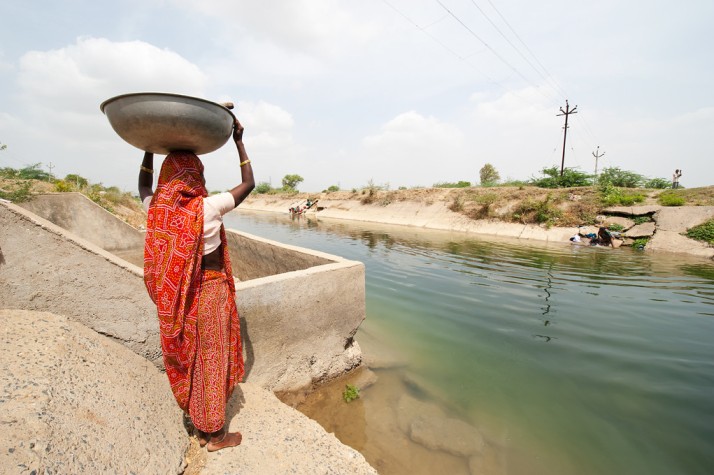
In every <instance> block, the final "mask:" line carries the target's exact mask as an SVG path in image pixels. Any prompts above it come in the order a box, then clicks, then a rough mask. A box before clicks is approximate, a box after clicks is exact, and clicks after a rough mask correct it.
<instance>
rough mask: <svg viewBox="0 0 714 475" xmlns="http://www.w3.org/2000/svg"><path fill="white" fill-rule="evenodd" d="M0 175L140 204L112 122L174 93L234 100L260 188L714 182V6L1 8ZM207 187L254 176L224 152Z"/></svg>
mask: <svg viewBox="0 0 714 475" xmlns="http://www.w3.org/2000/svg"><path fill="white" fill-rule="evenodd" d="M0 13H2V18H3V28H2V29H1V30H0V142H2V143H4V144H7V146H8V148H7V149H6V150H4V151H2V152H0V166H11V167H15V168H18V167H21V166H24V165H26V164H33V163H37V162H42V163H44V164H49V163H52V165H53V167H54V168H53V172H54V173H55V175H57V176H60V177H62V176H64V175H66V174H68V173H79V174H80V175H82V176H85V177H87V178H89V179H90V180H91V181H93V182H102V183H104V184H105V185H116V186H119V187H120V188H122V189H123V190H126V191H134V189H135V186H136V185H135V183H136V175H137V173H138V167H139V164H140V159H141V156H142V154H141V152H140V151H138V150H136V149H134V148H133V147H131V146H130V145H128V144H126V143H125V142H123V141H122V140H121V139H120V138H119V137H118V136H117V135H116V134H115V133H114V132H113V130H112V129H111V127H110V126H109V123H108V122H107V120H106V118H105V117H104V116H103V115H102V113H101V112H100V111H99V104H100V103H101V102H102V101H104V100H105V99H108V98H109V97H112V96H115V95H118V94H124V93H129V92H140V91H162V92H175V93H181V94H189V95H196V96H199V97H203V98H206V99H210V100H215V101H224V100H231V101H233V102H235V103H236V104H237V109H236V111H235V112H236V115H237V116H238V117H239V119H241V121H242V122H243V123H244V125H245V128H246V132H245V142H246V147H247V149H248V152H249V154H250V156H251V159H252V161H253V165H254V169H255V173H256V179H257V180H258V181H259V182H262V181H271V182H272V184H273V185H274V186H277V185H279V184H280V180H281V178H282V177H283V176H284V175H286V174H289V173H298V174H300V175H301V176H303V177H304V179H305V181H304V183H303V184H302V185H301V186H300V189H302V190H304V191H320V190H322V189H325V188H327V187H328V186H330V185H339V186H340V187H341V188H343V189H351V188H359V187H362V186H365V185H366V184H367V183H368V182H369V181H372V182H373V183H375V184H380V185H388V186H389V187H391V188H397V187H399V186H406V187H412V186H431V185H432V184H434V183H436V182H442V181H459V180H467V181H471V182H474V183H477V182H478V171H479V169H480V168H481V167H482V166H483V165H484V164H485V163H491V164H493V165H494V166H495V167H496V169H497V170H498V171H499V172H500V174H501V177H502V178H504V179H505V178H511V179H522V180H524V179H528V178H530V177H532V176H536V175H538V174H539V170H540V169H542V168H543V167H545V166H552V165H558V166H559V165H560V159H561V153H562V126H563V120H562V119H563V118H562V117H556V115H557V114H558V113H559V108H560V107H565V101H566V99H568V100H569V103H570V105H571V107H572V106H575V105H577V106H578V109H577V110H578V114H575V115H572V116H571V120H570V126H571V127H570V129H569V131H568V144H567V147H566V166H573V167H579V168H580V169H581V170H583V171H587V172H592V171H594V167H595V159H594V157H593V155H592V153H593V151H595V150H596V147H597V146H600V151H601V152H605V155H604V157H602V158H601V159H600V160H599V163H598V167H599V168H600V169H602V168H603V167H608V166H610V167H620V168H622V169H626V170H632V171H635V172H638V173H641V174H643V175H645V176H648V177H664V178H667V179H669V178H671V174H672V171H673V170H674V169H675V168H681V169H682V170H683V172H684V173H683V176H682V179H681V183H682V184H683V185H684V186H686V187H694V186H705V185H711V184H713V183H712V175H713V174H712V169H713V167H712V165H711V158H710V155H711V153H712V152H711V151H712V150H713V149H714V133H712V132H713V131H714V93H713V92H712V84H714V72H713V68H714V61H712V59H711V58H712V52H711V47H712V45H713V44H714V41H713V40H714V33H712V31H713V30H712V29H711V21H712V19H714V2H711V1H686V2H679V3H678V4H674V3H672V2H663V1H648V2H645V1H640V0H632V1H629V2H617V1H610V0H603V1H600V2H587V3H584V2H572V1H571V2H566V1H564V0H543V1H541V2H527V1H522V0H428V1H427V0H411V1H410V0H364V1H362V2H347V1H331V0H291V1H277V0H265V1H262V2H246V1H230V0H203V1H201V2H195V1H188V0H141V1H134V0H129V1H114V2H102V1H96V0H95V1H84V0H66V1H62V2H49V1H17V0H13V1H10V2H3V4H2V6H0ZM203 160H204V163H205V165H206V175H207V180H208V184H209V188H210V189H212V190H221V189H227V188H229V187H231V186H233V185H234V184H235V183H237V182H238V181H239V180H240V173H239V171H238V168H237V157H236V156H235V150H234V148H233V147H232V146H231V145H230V144H229V145H226V146H225V147H223V148H221V149H220V150H218V151H217V152H214V153H212V154H209V155H206V156H204V157H203Z"/></svg>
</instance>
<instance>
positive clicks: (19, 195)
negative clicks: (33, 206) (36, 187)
mask: <svg viewBox="0 0 714 475" xmlns="http://www.w3.org/2000/svg"><path fill="white" fill-rule="evenodd" d="M31 187H32V183H31V182H30V181H23V182H22V183H20V185H19V186H18V187H17V188H16V189H15V190H13V191H9V192H5V191H0V198H2V199H4V200H9V201H12V202H13V203H22V202H23V201H27V200H29V199H30V198H31V197H32V194H31V193H30V188H31Z"/></svg>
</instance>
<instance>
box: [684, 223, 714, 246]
mask: <svg viewBox="0 0 714 475" xmlns="http://www.w3.org/2000/svg"><path fill="white" fill-rule="evenodd" d="M687 237H689V238H692V239H696V240H697V241H704V242H707V243H709V244H711V245H714V219H710V220H709V221H707V222H705V223H702V224H700V225H699V226H694V227H693V228H690V229H688V230H687Z"/></svg>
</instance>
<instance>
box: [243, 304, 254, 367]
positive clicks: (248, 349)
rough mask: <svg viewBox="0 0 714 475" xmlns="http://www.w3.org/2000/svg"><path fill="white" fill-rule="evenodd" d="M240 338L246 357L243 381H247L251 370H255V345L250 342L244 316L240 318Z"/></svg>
mask: <svg viewBox="0 0 714 475" xmlns="http://www.w3.org/2000/svg"><path fill="white" fill-rule="evenodd" d="M240 337H241V341H242V343H243V353H244V355H245V356H244V357H245V360H244V361H243V371H244V373H243V381H246V380H247V379H248V376H249V375H250V372H251V370H252V369H253V363H255V354H254V353H253V344H252V343H251V342H250V335H249V333H248V322H247V321H246V319H245V317H244V316H242V315H241V316H240Z"/></svg>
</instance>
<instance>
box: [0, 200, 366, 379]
mask: <svg viewBox="0 0 714 475" xmlns="http://www.w3.org/2000/svg"><path fill="white" fill-rule="evenodd" d="M52 196H59V195H52ZM82 198H83V197H82ZM76 199H77V198H76V196H70V198H68V201H70V203H69V204H68V203H63V204H61V206H58V207H59V208H60V209H74V208H73V207H72V205H73V203H72V202H74V201H75V200H76ZM83 199H85V200H86V198H83ZM58 201H59V199H58V198H52V199H51V200H47V201H46V203H57V202H58ZM87 201H89V200H87ZM90 203H91V202H90ZM91 204H92V205H94V203H91ZM96 208H97V209H98V211H97V214H102V213H106V211H104V210H103V209H101V208H99V207H96ZM82 209H85V210H86V209H90V210H91V209H92V208H91V207H84V208H82ZM99 211H101V213H99ZM57 215H58V214H57V213H49V214H48V216H57ZM64 216H65V218H66V217H67V216H69V217H71V216H72V215H71V214H69V215H64ZM83 216H85V217H86V218H88V219H90V220H91V213H90V212H86V215H84V212H83ZM109 216H111V217H112V218H114V217H113V216H112V215H109ZM85 217H83V218H82V219H85ZM63 219H64V218H63ZM102 219H103V218H102ZM114 219H116V218H114ZM116 220H117V221H119V220H118V219H116ZM62 222H63V224H67V225H68V226H69V227H72V228H73V229H78V230H79V231H80V232H81V226H80V225H77V224H71V223H67V222H65V221H62ZM129 228H131V226H129ZM105 229H113V228H110V227H109V226H107V227H106V228H105ZM131 230H133V231H134V232H135V233H137V234H138V235H139V236H140V237H141V243H142V244H141V246H139V247H138V248H137V247H136V246H134V248H133V249H128V250H127V249H125V250H124V251H122V252H125V253H128V254H131V255H134V254H136V256H134V257H137V256H140V255H141V249H142V246H143V237H142V235H141V233H140V232H139V231H137V230H134V228H131ZM95 231H96V229H93V230H92V232H90V233H89V235H88V236H87V239H84V235H81V236H82V237H79V236H78V235H77V234H76V233H71V232H69V231H67V230H66V229H63V228H61V227H59V226H57V225H55V224H53V223H50V222H49V221H47V220H45V219H43V218H41V217H39V216H37V215H35V214H34V213H31V212H29V211H28V210H26V209H23V208H19V207H17V206H15V205H12V204H9V203H0V249H1V250H2V255H3V258H2V259H0V308H22V309H30V310H43V311H50V312H53V313H56V314H61V315H66V316H69V317H71V318H73V319H75V320H77V321H79V322H81V323H83V324H85V325H86V326H89V327H90V328H92V329H94V330H96V331H98V332H100V333H102V334H105V335H107V336H110V337H113V338H115V339H117V340H119V341H120V342H121V343H123V344H125V345H126V346H128V347H129V348H131V349H132V350H134V351H135V352H136V353H138V354H140V355H142V356H145V357H147V358H149V359H152V360H155V361H156V360H157V358H158V361H160V354H161V351H160V346H159V336H158V323H157V319H156V308H155V307H154V305H153V303H152V302H151V300H150V299H149V297H148V295H147V293H146V290H145V288H144V283H143V278H142V277H143V271H142V269H141V268H140V267H138V266H137V265H134V264H131V263H130V262H127V261H126V260H124V259H121V258H119V257H117V256H116V255H115V254H113V253H109V252H107V251H106V250H105V249H102V248H101V247H100V245H99V244H98V243H93V242H90V239H89V238H92V239H95V238H96V239H97V241H99V242H103V243H106V242H107V241H106V240H103V237H102V236H101V235H98V234H97V233H96V232H95ZM228 234H229V241H230V244H229V246H231V247H232V249H231V257H232V260H233V262H234V268H235V272H236V274H238V278H239V279H240V282H236V290H237V295H236V302H237V305H238V311H239V312H240V314H241V324H242V326H243V338H244V347H245V358H246V374H247V377H246V380H247V381H250V382H257V383H259V384H260V385H262V386H263V387H266V388H269V389H272V390H276V391H277V390H281V391H288V390H294V389H299V388H301V387H304V386H305V385H307V384H310V383H311V382H313V381H315V380H322V379H329V378H332V377H335V376H337V375H339V374H341V373H342V372H344V371H345V370H346V369H349V368H351V367H353V366H355V365H356V364H358V363H359V362H360V360H361V352H360V350H359V346H358V345H357V344H356V343H354V342H353V340H352V337H353V335H354V334H355V332H356V331H357V328H358V327H359V325H360V323H361V322H362V321H363V320H364V317H365V299H364V295H365V293H364V292H365V291H364V285H365V284H364V265H363V264H362V263H360V262H355V261H348V260H346V259H342V258H340V257H338V256H332V255H328V254H324V253H319V252H314V251H310V250H308V249H303V248H298V247H295V246H285V245H282V244H280V243H277V242H274V241H269V240H265V239H261V238H258V237H255V236H250V235H248V234H244V233H238V232H235V231H231V232H229V233H228ZM97 236H98V237H97ZM126 242H128V240H127V241H126ZM3 260H4V264H3V263H2V262H3ZM132 260H134V261H137V260H138V263H140V262H141V261H140V257H138V259H132Z"/></svg>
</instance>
